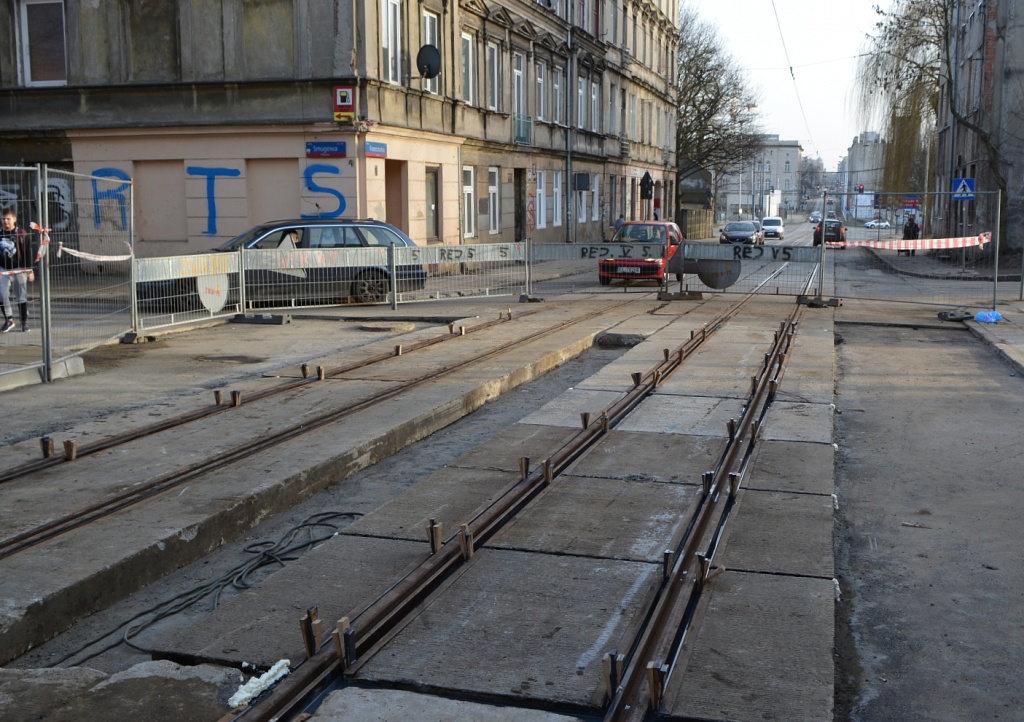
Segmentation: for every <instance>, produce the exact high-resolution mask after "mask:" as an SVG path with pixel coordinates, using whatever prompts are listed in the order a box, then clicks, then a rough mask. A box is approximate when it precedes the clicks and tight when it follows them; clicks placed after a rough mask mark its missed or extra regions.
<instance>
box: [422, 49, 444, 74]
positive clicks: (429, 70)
mask: <svg viewBox="0 0 1024 722" xmlns="http://www.w3.org/2000/svg"><path fill="white" fill-rule="evenodd" d="M416 69H417V70H419V71H420V77H423V78H426V79H427V80H432V79H433V78H436V77H437V76H438V74H439V73H440V72H441V51H440V50H438V49H437V48H436V47H434V46H433V45H424V46H423V47H422V48H420V51H419V52H418V53H417V54H416Z"/></svg>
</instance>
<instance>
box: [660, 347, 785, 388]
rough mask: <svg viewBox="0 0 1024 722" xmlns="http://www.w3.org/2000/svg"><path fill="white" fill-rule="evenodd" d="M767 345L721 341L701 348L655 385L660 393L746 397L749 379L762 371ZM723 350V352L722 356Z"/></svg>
mask: <svg viewBox="0 0 1024 722" xmlns="http://www.w3.org/2000/svg"><path fill="white" fill-rule="evenodd" d="M767 349H768V346H764V347H755V346H751V345H750V344H743V343H721V344H715V345H714V347H708V348H703V349H701V350H700V351H698V352H697V353H695V354H694V355H693V356H691V357H690V358H689V359H687V361H686V363H685V364H683V366H682V367H681V368H680V369H678V370H677V371H676V372H675V373H674V374H672V375H671V376H669V377H668V378H667V379H665V380H664V381H663V382H662V383H661V385H660V386H659V387H658V392H659V393H662V394H678V395H682V396H722V397H730V398H746V397H747V396H748V395H749V394H750V379H751V377H752V376H755V375H757V374H759V373H760V372H761V369H762V368H763V366H764V354H765V352H766V351H767ZM723 353H724V355H723Z"/></svg>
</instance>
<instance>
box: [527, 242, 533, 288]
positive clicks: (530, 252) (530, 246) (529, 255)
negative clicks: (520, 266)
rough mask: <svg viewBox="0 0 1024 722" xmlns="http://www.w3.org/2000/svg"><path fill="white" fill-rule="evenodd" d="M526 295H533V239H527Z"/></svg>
mask: <svg viewBox="0 0 1024 722" xmlns="http://www.w3.org/2000/svg"><path fill="white" fill-rule="evenodd" d="M526 295H527V297H529V296H532V295H533V239H532V238H529V237H528V238H527V239H526Z"/></svg>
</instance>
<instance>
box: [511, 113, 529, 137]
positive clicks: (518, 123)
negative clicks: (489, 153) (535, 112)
mask: <svg viewBox="0 0 1024 722" xmlns="http://www.w3.org/2000/svg"><path fill="white" fill-rule="evenodd" d="M513 122H514V123H515V130H514V133H515V140H514V142H515V144H516V145H533V118H532V117H531V116H529V115H520V114H519V113H516V114H515V115H514V116H513Z"/></svg>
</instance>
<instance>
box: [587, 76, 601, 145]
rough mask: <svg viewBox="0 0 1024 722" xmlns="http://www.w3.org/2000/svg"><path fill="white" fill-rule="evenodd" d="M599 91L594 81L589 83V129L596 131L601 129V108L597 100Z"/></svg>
mask: <svg viewBox="0 0 1024 722" xmlns="http://www.w3.org/2000/svg"><path fill="white" fill-rule="evenodd" d="M599 96H600V92H599V90H598V85H597V83H595V82H591V83H590V129H591V130H592V131H594V132H595V133H597V132H598V131H599V130H601V124H600V122H599V121H600V120H601V108H600V104H599V102H598V99H599Z"/></svg>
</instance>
